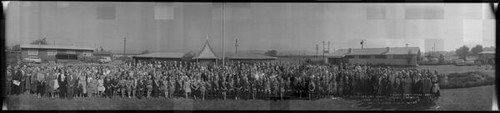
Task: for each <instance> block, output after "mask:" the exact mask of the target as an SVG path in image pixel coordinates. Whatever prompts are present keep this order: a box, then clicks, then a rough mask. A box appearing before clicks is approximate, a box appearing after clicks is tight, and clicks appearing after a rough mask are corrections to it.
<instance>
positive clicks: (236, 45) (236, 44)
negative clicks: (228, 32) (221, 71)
mask: <svg viewBox="0 0 500 113" xmlns="http://www.w3.org/2000/svg"><path fill="white" fill-rule="evenodd" d="M234 46H235V47H236V54H238V39H236V43H235V44H234Z"/></svg>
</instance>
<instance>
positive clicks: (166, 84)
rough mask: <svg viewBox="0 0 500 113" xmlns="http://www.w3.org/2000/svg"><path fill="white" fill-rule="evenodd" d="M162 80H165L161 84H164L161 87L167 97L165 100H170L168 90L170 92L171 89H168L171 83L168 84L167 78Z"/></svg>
mask: <svg viewBox="0 0 500 113" xmlns="http://www.w3.org/2000/svg"><path fill="white" fill-rule="evenodd" d="M162 78H163V79H162V81H161V82H162V87H161V89H162V90H163V93H164V95H165V98H168V90H169V89H168V84H169V82H168V80H167V77H165V76H162Z"/></svg>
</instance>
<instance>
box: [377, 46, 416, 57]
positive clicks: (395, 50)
mask: <svg viewBox="0 0 500 113" xmlns="http://www.w3.org/2000/svg"><path fill="white" fill-rule="evenodd" d="M389 49H390V50H389V52H387V53H385V54H387V55H398V54H408V53H409V54H418V51H419V50H420V49H419V48H418V47H391V48H389Z"/></svg>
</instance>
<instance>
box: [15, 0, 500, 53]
mask: <svg viewBox="0 0 500 113" xmlns="http://www.w3.org/2000/svg"><path fill="white" fill-rule="evenodd" d="M489 11H490V10H489V6H488V5H487V4H482V3H446V4H445V3H407V4H403V3H228V4H222V3H153V2H145V3H138V2H133V3H114V2H109V3H102V2H18V1H15V2H10V3H9V6H8V7H7V11H6V12H7V14H6V16H7V17H6V18H7V45H9V46H12V45H15V44H26V43H29V42H30V41H32V40H35V39H38V38H40V37H47V40H48V41H49V42H50V43H53V42H54V41H55V43H56V44H61V45H72V44H73V45H79V46H88V47H99V46H103V47H104V48H106V49H109V50H112V51H113V52H120V53H121V52H122V51H123V37H127V52H129V53H130V52H141V51H143V50H146V49H147V50H149V51H176V52H188V51H193V52H198V51H199V50H200V49H201V47H202V46H203V42H204V41H205V40H206V39H207V36H208V37H209V38H208V39H209V41H210V44H211V45H212V48H213V49H214V50H215V51H216V52H220V51H221V48H222V46H221V45H222V43H221V42H222V37H223V36H225V42H224V43H225V44H226V45H225V48H226V51H231V52H232V51H234V43H235V39H236V38H237V39H238V41H239V47H238V49H239V50H271V49H276V50H278V51H308V52H312V53H314V52H315V45H316V44H319V46H320V48H321V41H323V40H324V41H330V42H331V49H341V48H360V47H361V46H360V44H359V43H360V41H361V40H365V47H403V46H405V44H409V46H412V47H415V46H418V47H420V48H421V50H422V51H425V50H428V48H429V47H428V46H429V45H433V44H429V43H436V49H437V50H447V51H448V50H454V49H456V48H458V47H459V46H462V45H464V44H465V45H468V46H473V45H476V44H481V45H484V46H494V45H495V36H494V33H495V25H494V19H493V18H492V15H491V13H490V12H489ZM223 34H224V35H223ZM426 43H427V44H426ZM426 46H427V47H426Z"/></svg>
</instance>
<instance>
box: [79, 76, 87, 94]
mask: <svg viewBox="0 0 500 113" xmlns="http://www.w3.org/2000/svg"><path fill="white" fill-rule="evenodd" d="M78 84H79V85H80V86H81V87H82V92H83V93H84V94H85V93H87V82H86V81H85V77H84V76H80V79H79V81H78Z"/></svg>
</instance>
